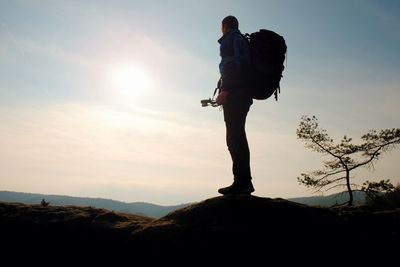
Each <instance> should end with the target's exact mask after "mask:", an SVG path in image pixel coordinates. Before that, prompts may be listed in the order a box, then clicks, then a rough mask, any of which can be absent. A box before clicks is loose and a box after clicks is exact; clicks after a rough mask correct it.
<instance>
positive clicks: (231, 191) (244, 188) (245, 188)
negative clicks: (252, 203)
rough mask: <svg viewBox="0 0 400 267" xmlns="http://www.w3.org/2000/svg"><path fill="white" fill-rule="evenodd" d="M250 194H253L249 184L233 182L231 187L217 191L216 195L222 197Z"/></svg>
mask: <svg viewBox="0 0 400 267" xmlns="http://www.w3.org/2000/svg"><path fill="white" fill-rule="evenodd" d="M252 192H254V187H253V184H252V183H251V182H248V183H245V184H240V183H238V182H233V184H232V185H231V186H228V187H223V188H220V189H218V193H220V194H222V195H239V194H244V195H250V194H251V193H252Z"/></svg>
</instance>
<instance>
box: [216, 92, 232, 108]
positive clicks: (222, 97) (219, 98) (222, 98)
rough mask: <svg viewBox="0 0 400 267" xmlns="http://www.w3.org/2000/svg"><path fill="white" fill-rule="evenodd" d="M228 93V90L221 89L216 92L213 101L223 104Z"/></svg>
mask: <svg viewBox="0 0 400 267" xmlns="http://www.w3.org/2000/svg"><path fill="white" fill-rule="evenodd" d="M228 95H229V92H228V91H224V90H222V91H221V92H220V93H219V94H218V96H217V99H215V101H217V104H218V105H223V104H225V102H226V98H227V97H228Z"/></svg>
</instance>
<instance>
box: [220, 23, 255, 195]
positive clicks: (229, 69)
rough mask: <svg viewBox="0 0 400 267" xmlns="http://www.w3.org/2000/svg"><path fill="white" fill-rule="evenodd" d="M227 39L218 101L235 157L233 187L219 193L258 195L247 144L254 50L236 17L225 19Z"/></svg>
mask: <svg viewBox="0 0 400 267" xmlns="http://www.w3.org/2000/svg"><path fill="white" fill-rule="evenodd" d="M222 34H223V36H222V37H221V38H220V39H219V40H218V42H219V43H220V56H221V63H220V64H219V70H220V73H221V79H220V81H219V88H220V93H219V95H218V97H217V99H216V101H217V103H218V104H220V105H222V106H223V110H224V120H225V125H226V143H227V145H228V150H229V152H230V154H231V157H232V163H233V164H232V165H233V166H232V171H233V184H232V185H231V186H228V187H224V188H220V189H219V190H218V192H219V193H221V194H223V195H226V194H250V193H251V192H254V188H253V184H252V182H251V179H252V178H251V173H250V150H249V145H248V143H247V138H246V132H245V124H246V116H247V113H248V111H249V109H250V106H251V105H252V104H253V99H252V97H251V96H250V94H249V92H248V86H247V82H246V69H247V67H248V66H249V64H250V61H251V58H250V48H249V44H248V42H247V40H246V39H245V38H244V37H243V36H242V34H241V33H240V31H239V22H238V20H237V19H236V18H235V17H234V16H228V17H226V18H224V19H223V20H222Z"/></svg>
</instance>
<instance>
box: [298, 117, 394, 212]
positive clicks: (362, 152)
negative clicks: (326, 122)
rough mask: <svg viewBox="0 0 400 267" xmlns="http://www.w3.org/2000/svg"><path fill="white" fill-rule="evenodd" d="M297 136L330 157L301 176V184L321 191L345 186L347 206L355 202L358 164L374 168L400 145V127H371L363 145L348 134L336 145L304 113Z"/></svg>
mask: <svg viewBox="0 0 400 267" xmlns="http://www.w3.org/2000/svg"><path fill="white" fill-rule="evenodd" d="M296 133H297V138H299V139H301V140H302V141H304V142H305V143H306V144H305V147H306V148H310V149H312V150H314V151H316V152H319V153H322V154H324V155H327V156H329V158H330V159H329V160H325V161H323V163H324V167H323V168H322V169H319V170H315V171H312V172H309V173H302V174H301V177H298V178H297V179H298V181H299V183H300V184H303V185H305V186H307V187H312V188H315V189H316V191H317V192H318V191H321V189H323V188H327V189H326V190H330V189H333V188H337V187H345V188H346V189H347V191H348V193H349V201H348V205H349V206H351V205H352V204H353V189H352V186H356V185H355V184H353V183H351V181H350V178H351V177H350V173H351V172H352V171H354V170H355V169H357V168H359V167H373V164H374V162H375V161H377V160H378V159H379V158H380V156H381V155H382V154H384V153H385V152H389V151H391V150H392V149H394V148H396V146H398V145H399V144H400V129H399V128H397V129H386V130H382V131H380V132H377V131H375V130H372V131H370V132H368V133H367V134H365V135H363V136H362V137H361V139H362V140H363V141H364V142H363V143H362V144H359V145H354V144H352V139H351V138H348V137H347V136H346V135H345V136H344V137H343V139H342V140H341V141H340V143H338V144H335V143H334V141H333V139H331V138H330V137H329V135H328V133H327V132H326V130H324V129H322V128H320V127H319V125H318V120H317V118H316V117H315V116H313V117H311V118H310V117H308V116H303V117H302V118H301V122H300V125H299V128H298V129H297V132H296Z"/></svg>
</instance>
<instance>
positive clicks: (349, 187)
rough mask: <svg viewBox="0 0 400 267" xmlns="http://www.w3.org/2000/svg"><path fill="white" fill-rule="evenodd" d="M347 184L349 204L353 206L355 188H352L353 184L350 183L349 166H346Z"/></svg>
mask: <svg viewBox="0 0 400 267" xmlns="http://www.w3.org/2000/svg"><path fill="white" fill-rule="evenodd" d="M346 186H347V192H349V202H348V205H349V206H352V205H353V190H351V185H350V171H349V170H348V169H347V168H346Z"/></svg>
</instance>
